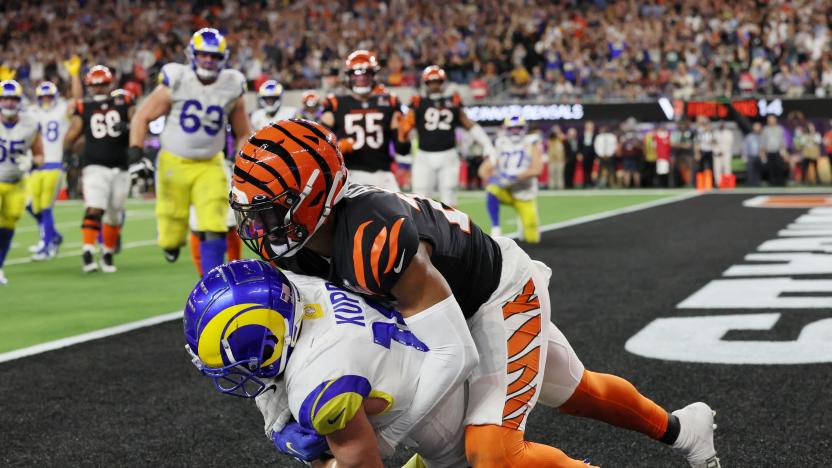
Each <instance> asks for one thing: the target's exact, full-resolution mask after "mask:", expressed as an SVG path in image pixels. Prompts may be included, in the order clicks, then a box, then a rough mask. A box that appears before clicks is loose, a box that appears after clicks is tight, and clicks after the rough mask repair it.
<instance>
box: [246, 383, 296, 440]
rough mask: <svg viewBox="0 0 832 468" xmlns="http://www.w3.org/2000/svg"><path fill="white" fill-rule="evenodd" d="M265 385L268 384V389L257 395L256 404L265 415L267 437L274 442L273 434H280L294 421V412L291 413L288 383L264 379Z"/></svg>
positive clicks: (264, 428) (264, 427)
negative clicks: (287, 389)
mask: <svg viewBox="0 0 832 468" xmlns="http://www.w3.org/2000/svg"><path fill="white" fill-rule="evenodd" d="M263 383H265V384H266V389H265V390H263V393H261V394H260V395H257V397H256V398H255V399H254V403H256V404H257V409H259V410H260V413H262V414H263V421H264V423H265V425H264V426H263V430H264V431H265V432H266V437H267V438H268V439H269V440H272V434H274V433H275V432H280V431H281V430H282V429H283V427H284V426H286V424H287V423H288V422H289V421H290V420H291V419H292V412H291V411H289V395H288V393H287V391H286V382H285V381H284V380H283V379H263Z"/></svg>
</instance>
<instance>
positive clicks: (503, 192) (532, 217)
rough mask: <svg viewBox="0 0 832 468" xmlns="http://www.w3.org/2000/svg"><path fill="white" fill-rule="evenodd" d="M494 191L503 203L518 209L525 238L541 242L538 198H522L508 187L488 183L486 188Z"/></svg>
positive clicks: (529, 240) (532, 241)
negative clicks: (516, 195)
mask: <svg viewBox="0 0 832 468" xmlns="http://www.w3.org/2000/svg"><path fill="white" fill-rule="evenodd" d="M485 189H486V190H488V191H489V192H490V193H492V194H493V195H494V196H495V197H497V200H499V201H500V203H501V204H503V205H508V206H510V207H512V208H514V210H515V211H517V216H519V217H520V224H522V228H523V229H522V231H523V240H525V241H526V242H531V243H535V244H536V243H538V242H540V230H539V226H540V216H539V215H538V213H537V198H536V197H535V198H532V199H531V200H521V199H518V198H516V197H515V196H514V194H512V193H511V191H509V190H508V189H504V188H502V187H498V186H497V185H494V184H488V186H487V187H486V188H485Z"/></svg>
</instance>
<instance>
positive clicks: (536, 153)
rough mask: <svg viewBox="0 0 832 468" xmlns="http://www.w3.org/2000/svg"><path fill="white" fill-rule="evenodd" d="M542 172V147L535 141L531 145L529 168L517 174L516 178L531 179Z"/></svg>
mask: <svg viewBox="0 0 832 468" xmlns="http://www.w3.org/2000/svg"><path fill="white" fill-rule="evenodd" d="M541 172H543V149H542V148H541V145H540V142H539V141H537V142H535V143H534V144H533V145H532V163H531V164H530V165H529V168H528V169H526V170H525V171H523V173H522V174H520V175H519V176H517V180H527V179H533V178H535V177H537V176H539V175H540V173H541Z"/></svg>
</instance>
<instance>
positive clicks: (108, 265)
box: [101, 252, 116, 273]
mask: <svg viewBox="0 0 832 468" xmlns="http://www.w3.org/2000/svg"><path fill="white" fill-rule="evenodd" d="M101 271H103V272H104V273H115V272H116V266H115V265H114V264H113V254H112V253H110V252H105V253H103V254H102V255H101Z"/></svg>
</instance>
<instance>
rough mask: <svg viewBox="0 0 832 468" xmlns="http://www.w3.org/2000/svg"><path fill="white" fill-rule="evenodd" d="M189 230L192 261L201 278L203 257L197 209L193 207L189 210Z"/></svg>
mask: <svg viewBox="0 0 832 468" xmlns="http://www.w3.org/2000/svg"><path fill="white" fill-rule="evenodd" d="M188 229H190V230H191V234H190V236H189V237H188V246H189V247H190V251H191V260H193V261H194V265H196V271H197V273H199V276H202V273H203V272H202V256H201V255H200V253H199V233H198V232H197V228H196V207H194V206H193V205H191V206H190V208H188Z"/></svg>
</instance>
